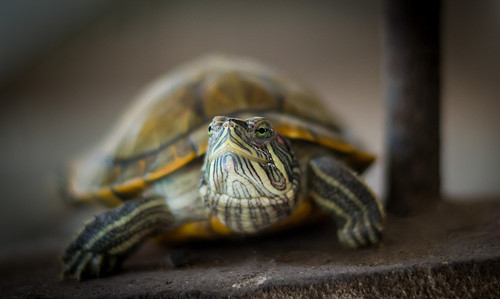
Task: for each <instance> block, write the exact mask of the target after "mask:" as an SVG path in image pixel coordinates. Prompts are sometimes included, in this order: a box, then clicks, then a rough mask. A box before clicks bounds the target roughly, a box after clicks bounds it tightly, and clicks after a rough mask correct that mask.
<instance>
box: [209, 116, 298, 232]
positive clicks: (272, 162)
mask: <svg viewBox="0 0 500 299" xmlns="http://www.w3.org/2000/svg"><path fill="white" fill-rule="evenodd" d="M209 130H210V139H209V145H208V150H207V155H206V157H205V165H204V168H203V170H202V184H201V187H200V193H201V197H202V198H203V200H204V202H205V204H206V205H207V206H208V207H209V208H210V210H211V211H212V214H213V215H214V216H215V217H216V218H217V219H218V220H219V221H221V222H222V223H223V224H225V225H226V226H227V227H229V228H230V229H232V230H234V231H236V232H243V233H255V232H259V231H262V230H263V229H266V228H268V227H270V226H272V225H273V224H276V223H278V222H280V221H282V220H284V219H286V218H288V217H289V216H290V215H291V213H292V212H293V211H294V209H295V207H296V205H297V200H298V196H297V195H298V191H299V185H300V183H299V180H300V167H299V165H298V162H297V160H296V159H295V156H294V154H293V152H292V151H291V148H290V144H289V143H288V141H287V140H286V139H284V138H283V137H282V136H280V135H279V134H277V133H275V132H274V130H273V128H272V126H271V124H270V123H269V121H267V120H266V119H264V118H262V117H253V118H249V119H247V120H242V119H236V118H228V117H216V118H214V120H213V122H212V124H211V125H210V127H209Z"/></svg>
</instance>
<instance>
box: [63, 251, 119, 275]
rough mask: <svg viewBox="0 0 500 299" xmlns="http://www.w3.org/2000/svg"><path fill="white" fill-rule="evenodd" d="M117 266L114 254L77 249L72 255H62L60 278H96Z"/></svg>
mask: <svg viewBox="0 0 500 299" xmlns="http://www.w3.org/2000/svg"><path fill="white" fill-rule="evenodd" d="M118 266H119V263H118V259H117V257H115V256H106V255H104V254H99V253H94V252H90V251H77V252H75V253H74V254H73V255H69V254H67V253H66V254H65V255H64V257H63V271H62V274H61V279H63V280H64V279H68V278H75V279H76V280H78V281H81V280H84V279H88V278H98V277H101V276H105V275H106V274H109V273H111V272H113V271H115V270H116V269H117V268H118Z"/></svg>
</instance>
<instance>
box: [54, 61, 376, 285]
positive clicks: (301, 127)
mask: <svg viewBox="0 0 500 299" xmlns="http://www.w3.org/2000/svg"><path fill="white" fill-rule="evenodd" d="M374 160H375V156H374V155H373V154H371V153H369V152H367V151H365V150H363V149H362V147H361V146H359V145H358V143H357V141H356V140H354V139H353V138H352V137H351V135H350V134H348V132H347V131H346V130H345V129H344V128H343V127H342V126H341V124H340V121H339V119H338V117H337V116H336V115H335V114H334V113H333V112H331V111H330V110H329V109H327V108H326V106H325V104H324V102H323V101H322V99H321V98H320V97H319V96H317V95H316V94H315V93H314V92H312V91H311V90H310V89H308V88H306V87H304V86H303V85H301V84H299V83H297V82H296V81H294V80H293V79H291V78H289V77H286V76H285V75H283V74H282V73H280V72H279V71H276V70H275V69H274V68H271V67H268V66H266V65H264V64H262V63H260V62H258V61H256V60H253V59H250V58H241V57H233V56H224V55H222V56H221V55H215V56H214V55H212V56H207V57H202V58H199V59H198V60H195V61H194V62H191V63H188V64H185V65H183V66H181V67H178V68H177V69H175V70H174V71H172V72H170V73H167V74H166V75H164V76H163V77H160V78H159V79H157V80H156V81H154V82H153V83H152V84H150V85H149V86H147V87H146V88H145V89H144V90H143V91H142V92H141V93H139V95H138V96H137V99H136V101H135V102H134V103H133V104H132V106H131V107H130V108H129V109H128V110H127V111H126V113H125V114H124V116H123V118H122V119H121V120H120V121H119V122H118V125H117V126H116V127H115V128H114V130H111V133H110V135H108V136H107V137H106V138H105V139H104V141H103V142H102V143H100V144H98V146H97V147H96V148H95V149H94V150H93V151H91V152H90V153H89V154H87V155H85V156H83V158H81V159H79V160H78V161H76V162H74V163H73V164H71V166H70V167H69V171H68V172H69V173H68V175H67V179H66V184H65V190H66V197H67V198H70V199H71V200H72V201H73V202H89V201H98V202H101V203H104V204H106V205H107V206H109V207H110V208H111V209H109V210H108V211H107V212H105V213H104V214H101V215H98V216H96V217H94V218H93V219H91V220H89V221H87V223H86V224H85V226H84V227H83V229H82V230H81V231H80V232H79V233H78V234H77V235H76V237H75V238H74V239H73V240H72V241H71V242H70V243H69V245H68V246H67V248H66V249H65V251H64V253H63V257H62V262H63V265H62V268H63V270H62V277H63V279H64V278H76V279H78V280H81V279H86V278H95V277H100V276H104V275H110V274H111V273H113V272H115V271H117V270H118V269H119V268H120V265H121V264H122V262H123V261H124V260H125V259H126V258H127V257H128V256H130V255H131V254H132V253H133V252H134V251H135V250H136V249H138V247H139V246H140V245H141V244H142V243H144V242H145V240H147V239H149V238H153V237H155V236H162V239H163V240H166V242H169V240H170V241H171V242H175V241H179V240H181V241H182V240H188V239H200V238H201V239H203V238H206V239H210V238H216V237H225V236H230V235H250V236H251V235H256V234H261V233H265V232H269V231H275V230H279V229H283V228H286V227H292V226H293V225H295V224H297V225H298V224H300V223H302V222H304V221H305V220H306V219H308V218H309V217H312V216H311V215H313V214H314V213H315V212H317V211H322V212H321V213H324V214H328V215H330V216H331V217H333V219H334V220H335V223H336V225H337V237H338V240H339V242H340V243H341V244H342V245H344V246H345V247H347V248H353V249H355V248H361V247H366V246H374V245H377V244H379V243H380V241H381V236H382V230H383V220H384V209H383V205H382V204H381V202H380V201H379V199H378V198H377V197H376V195H375V194H374V192H373V191H372V190H371V189H370V187H369V186H368V185H367V184H366V183H365V182H364V180H363V179H362V178H361V177H360V175H359V174H360V173H362V172H363V171H364V170H365V169H366V168H367V167H368V166H370V165H371V164H372V163H373V162H374Z"/></svg>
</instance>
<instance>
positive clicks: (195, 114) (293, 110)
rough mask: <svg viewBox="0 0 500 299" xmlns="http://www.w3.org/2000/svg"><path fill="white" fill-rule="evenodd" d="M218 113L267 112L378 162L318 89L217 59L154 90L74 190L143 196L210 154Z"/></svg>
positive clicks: (302, 134)
mask: <svg viewBox="0 0 500 299" xmlns="http://www.w3.org/2000/svg"><path fill="white" fill-rule="evenodd" d="M218 115H225V116H234V117H239V118H247V117H250V116H264V117H266V118H268V119H269V120H270V121H271V123H272V124H273V127H274V129H275V130H276V131H277V132H279V133H281V134H282V135H284V136H286V137H288V138H290V139H302V140H306V141H309V142H314V143H317V144H320V145H322V146H325V147H328V148H331V149H333V150H335V151H337V152H338V153H339V155H340V156H341V157H343V159H344V160H346V161H348V163H349V164H350V165H351V166H352V167H354V168H355V169H357V170H358V171H361V170H363V169H364V168H365V167H367V166H368V165H369V164H371V163H372V162H373V160H374V156H372V155H371V154H369V153H366V152H364V151H362V150H360V149H359V148H358V147H356V146H355V145H354V144H353V143H352V141H351V140H348V139H347V137H346V135H345V134H344V132H343V130H342V127H341V126H340V125H339V123H338V119H337V118H336V117H335V116H334V115H333V114H332V113H331V112H329V111H328V109H326V108H325V106H324V105H323V103H322V101H321V100H319V98H318V97H317V96H316V95H315V94H314V93H312V92H311V91H309V90H307V89H305V88H304V87H302V86H300V85H298V84H296V83H295V82H294V81H293V80H290V79H288V78H286V77H284V76H282V75H280V74H278V73H277V72H275V71H274V70H272V69H270V68H268V67H266V66H263V65H261V64H259V63H258V62H255V61H252V60H249V59H237V58H228V57H222V56H211V57H206V58H202V59H200V60H198V61H195V62H194V63H191V64H188V65H186V66H184V67H181V68H180V69H178V70H176V71H173V72H171V73H169V74H167V75H166V76H164V77H162V78H160V79H158V80H157V81H155V82H153V83H152V84H151V85H150V86H149V87H147V88H146V89H145V90H144V92H143V93H142V94H140V95H139V96H138V98H137V100H136V102H135V103H134V104H133V105H132V107H130V108H129V110H128V111H127V112H126V113H125V115H124V117H123V118H122V119H121V121H120V122H119V123H118V126H117V127H116V128H115V129H114V130H112V131H111V132H110V135H109V136H108V137H107V138H105V140H104V143H102V144H101V145H100V146H98V147H97V148H96V149H95V150H94V151H93V152H92V153H91V154H90V155H88V156H86V157H85V158H84V159H82V160H80V162H79V163H77V164H76V165H74V167H73V172H72V175H71V177H70V180H69V181H70V193H71V194H72V196H73V197H74V198H77V199H80V200H86V199H93V198H98V199H101V200H103V201H105V202H107V203H108V204H111V205H115V204H119V203H120V201H121V200H124V199H127V198H132V197H136V196H138V195H139V194H141V193H142V192H143V191H144V189H146V188H147V187H148V186H149V185H150V184H151V183H153V182H154V181H156V180H158V179H160V178H162V177H165V176H167V175H169V174H171V173H172V172H174V171H175V170H176V169H179V168H180V167H183V166H184V165H186V164H187V163H188V162H190V161H192V160H194V159H195V158H197V157H200V156H202V155H203V154H204V153H205V151H206V149H207V143H208V134H207V127H208V125H209V123H210V122H211V120H212V118H213V117H214V116H218Z"/></svg>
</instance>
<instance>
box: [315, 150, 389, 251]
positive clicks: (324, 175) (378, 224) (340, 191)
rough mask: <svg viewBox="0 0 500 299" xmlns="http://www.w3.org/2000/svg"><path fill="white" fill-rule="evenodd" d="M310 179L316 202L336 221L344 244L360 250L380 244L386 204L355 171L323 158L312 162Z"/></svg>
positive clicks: (331, 159)
mask: <svg viewBox="0 0 500 299" xmlns="http://www.w3.org/2000/svg"><path fill="white" fill-rule="evenodd" d="M308 178H309V179H308V180H309V181H308V185H309V190H310V193H311V196H312V198H313V200H314V202H315V203H316V204H317V205H318V206H319V207H321V208H322V209H324V210H326V211H328V212H329V213H331V214H332V215H333V217H334V218H335V221H336V222H337V227H338V230H337V236H338V238H339V241H340V242H341V243H342V245H344V246H346V247H349V248H360V247H365V246H370V245H374V244H377V243H379V242H380V238H381V232H382V222H383V218H384V211H383V207H382V204H381V203H380V202H379V201H378V200H377V199H376V198H375V195H374V193H373V192H372V191H371V190H370V188H369V187H368V186H367V185H366V183H364V182H363V180H362V179H361V178H360V177H359V176H358V175H356V174H355V173H354V171H352V170H351V169H349V168H348V167H347V166H345V165H344V164H342V163H340V162H339V161H337V160H335V159H334V158H333V157H330V156H322V157H318V158H315V159H312V160H311V161H310V163H309V175H308Z"/></svg>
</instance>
